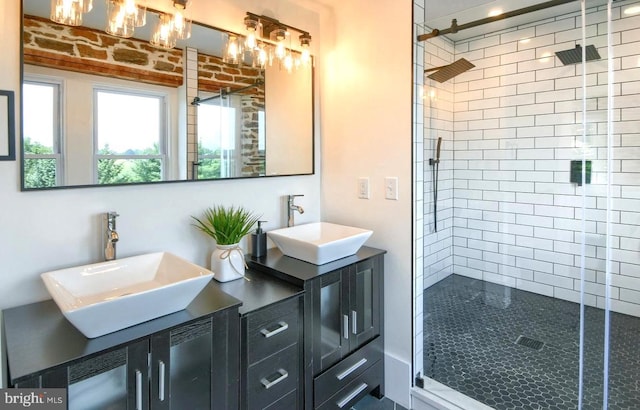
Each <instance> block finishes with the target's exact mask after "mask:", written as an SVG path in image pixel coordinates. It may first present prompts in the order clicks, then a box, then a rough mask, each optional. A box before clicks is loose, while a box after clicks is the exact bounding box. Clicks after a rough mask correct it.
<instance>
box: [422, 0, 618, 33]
mask: <svg viewBox="0 0 640 410" xmlns="http://www.w3.org/2000/svg"><path fill="white" fill-rule="evenodd" d="M547 1H548V0H543V1H541V0H446V1H442V0H425V25H426V27H428V28H429V29H428V30H426V31H430V30H431V29H435V28H437V29H440V30H442V29H446V28H449V27H450V26H451V20H452V19H454V18H455V19H457V21H458V25H459V26H460V25H462V24H465V23H469V22H472V21H475V20H479V19H483V18H485V17H488V16H489V13H490V12H491V11H492V10H502V12H510V11H514V10H518V9H521V8H524V7H529V6H533V5H536V4H541V3H546V2H547ZM606 3H607V1H606V0H588V1H587V6H588V7H593V6H597V5H603V4H606ZM579 10H580V1H577V0H576V1H573V2H571V3H567V4H563V5H559V6H554V7H550V8H547V9H544V10H540V11H536V12H532V13H527V14H523V15H521V16H517V17H511V18H507V19H504V20H500V21H496V22H492V23H489V24H485V25H482V26H478V27H474V28H469V29H466V30H462V31H459V32H458V33H455V34H447V35H445V37H447V38H449V39H450V40H452V41H460V40H465V39H468V38H472V37H476V36H479V35H483V34H487V33H492V32H495V31H499V30H504V29H507V28H511V27H516V26H519V25H523V24H528V23H531V22H534V21H540V20H543V19H547V18H551V17H555V16H558V15H561V14H566V13H572V12H576V11H579Z"/></svg>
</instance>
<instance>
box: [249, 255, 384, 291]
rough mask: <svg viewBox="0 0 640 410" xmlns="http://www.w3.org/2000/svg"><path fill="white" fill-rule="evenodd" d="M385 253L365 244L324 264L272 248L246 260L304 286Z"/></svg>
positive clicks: (281, 277) (257, 268)
mask: <svg viewBox="0 0 640 410" xmlns="http://www.w3.org/2000/svg"><path fill="white" fill-rule="evenodd" d="M384 253H387V251H384V250H382V249H376V248H370V247H368V246H363V247H362V248H360V250H359V251H358V252H357V253H356V254H354V255H351V256H347V257H346V258H342V259H338V260H335V261H333V262H328V263H325V264H324V265H314V264H313V263H309V262H305V261H303V260H300V259H295V258H292V257H290V256H285V255H284V254H283V253H282V252H281V251H280V250H279V249H277V248H271V249H269V250H267V255H266V256H264V257H261V258H252V257H251V256H247V258H246V260H247V264H248V265H249V267H250V268H252V269H255V270H260V271H263V272H266V273H269V274H270V275H272V276H276V277H278V278H280V279H283V280H286V281H287V282H290V283H292V284H294V285H297V286H300V287H302V286H303V285H304V282H306V281H308V280H311V279H314V278H316V277H318V276H321V275H323V274H325V273H328V272H333V271H335V270H338V269H341V268H344V267H345V266H348V265H351V264H353V263H357V262H360V261H363V260H365V259H369V258H371V257H373V256H376V255H381V254H384Z"/></svg>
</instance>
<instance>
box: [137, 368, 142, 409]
mask: <svg viewBox="0 0 640 410" xmlns="http://www.w3.org/2000/svg"><path fill="white" fill-rule="evenodd" d="M136 410H142V372H141V371H140V370H136Z"/></svg>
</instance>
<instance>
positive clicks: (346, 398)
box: [336, 383, 369, 408]
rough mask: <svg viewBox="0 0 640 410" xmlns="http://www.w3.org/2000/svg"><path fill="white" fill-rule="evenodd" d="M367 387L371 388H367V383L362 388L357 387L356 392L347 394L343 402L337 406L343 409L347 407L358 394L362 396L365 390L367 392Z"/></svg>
mask: <svg viewBox="0 0 640 410" xmlns="http://www.w3.org/2000/svg"><path fill="white" fill-rule="evenodd" d="M367 387H369V386H367V383H362V384H361V385H360V386H358V387H356V389H355V390H354V391H352V392H351V393H349V394H347V395H346V396H345V397H344V398H343V399H342V400H340V401H339V402H338V403H336V404H337V405H338V407H340V408H343V407H344V406H346V405H347V403H349V402H350V401H351V400H353V398H354V397H356V396H357V395H358V394H360V393H362V392H363V391H364V390H366V388H367Z"/></svg>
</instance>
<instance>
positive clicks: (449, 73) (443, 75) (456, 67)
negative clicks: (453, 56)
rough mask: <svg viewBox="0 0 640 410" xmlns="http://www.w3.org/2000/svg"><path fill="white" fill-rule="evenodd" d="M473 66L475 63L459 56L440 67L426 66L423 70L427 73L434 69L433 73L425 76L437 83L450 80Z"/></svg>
mask: <svg viewBox="0 0 640 410" xmlns="http://www.w3.org/2000/svg"><path fill="white" fill-rule="evenodd" d="M473 67H475V65H473V64H471V63H470V62H469V61H468V60H466V59H464V58H461V59H459V60H456V61H454V62H453V63H451V64H448V65H445V66H442V67H434V68H427V69H426V70H424V72H425V73H428V72H430V71H435V73H433V74H429V75H428V76H427V77H429V78H430V79H432V80H435V81H437V82H439V83H444V82H445V81H447V80H450V79H452V78H453V77H455V76H457V75H460V74H462V73H464V72H465V71H467V70H470V69H472V68H473Z"/></svg>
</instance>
